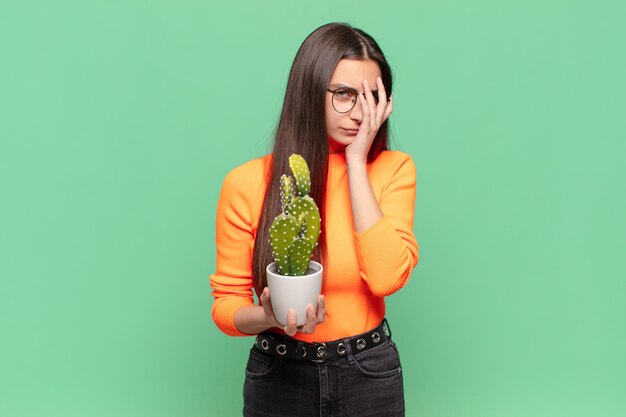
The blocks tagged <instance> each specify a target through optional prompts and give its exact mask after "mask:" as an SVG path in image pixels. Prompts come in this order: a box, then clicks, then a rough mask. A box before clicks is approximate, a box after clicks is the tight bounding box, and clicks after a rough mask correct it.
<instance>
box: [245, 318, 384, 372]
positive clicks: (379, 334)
mask: <svg viewBox="0 0 626 417" xmlns="http://www.w3.org/2000/svg"><path fill="white" fill-rule="evenodd" d="M389 338H391V330H390V329H389V325H388V323H387V319H384V320H383V321H382V322H381V323H380V324H379V325H378V326H377V327H376V328H375V329H373V330H370V331H369V332H365V333H362V334H359V335H356V336H352V337H346V338H344V339H337V340H333V341H332V342H323V343H322V342H316V343H306V342H302V341H300V340H297V339H294V338H292V337H289V336H287V335H281V334H277V333H272V332H268V331H265V332H262V333H259V334H258V335H257V337H256V340H255V342H254V347H255V348H256V349H258V350H260V351H262V352H266V353H269V354H271V355H276V356H280V357H283V358H289V359H301V360H305V361H313V362H324V361H325V360H327V359H332V358H338V357H342V356H346V350H347V345H348V344H349V346H350V350H351V351H352V353H353V354H355V353H358V352H363V351H365V350H367V349H370V348H373V347H375V346H378V345H380V344H381V343H383V342H384V341H386V340H387V339H389Z"/></svg>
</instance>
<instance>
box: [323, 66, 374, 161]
mask: <svg viewBox="0 0 626 417" xmlns="http://www.w3.org/2000/svg"><path fill="white" fill-rule="evenodd" d="M376 77H381V74H380V68H379V67H378V64H377V63H376V62H375V61H372V60H369V59H367V60H360V59H347V58H346V59H342V60H341V61H339V63H338V64H337V67H336V68H335V71H334V72H333V75H332V76H331V77H330V83H329V85H328V89H330V90H336V89H337V88H338V87H350V88H352V89H354V90H356V91H358V92H359V93H364V92H365V90H363V80H367V82H368V84H369V86H370V88H371V89H373V90H372V92H374V91H377V87H376V85H377V84H376ZM381 78H382V77H381ZM332 99H333V93H331V92H328V91H327V92H326V132H327V134H328V144H329V146H330V152H331V153H335V152H341V151H343V150H344V149H345V147H346V146H348V145H349V144H351V143H352V141H353V140H354V138H355V136H356V133H357V131H358V130H359V125H360V124H361V120H362V118H363V112H362V109H361V102H360V101H359V100H358V97H357V101H356V103H355V104H354V107H353V108H352V110H350V111H349V112H347V113H339V112H337V111H336V110H335V109H334V108H333V104H332ZM350 129H352V130H350Z"/></svg>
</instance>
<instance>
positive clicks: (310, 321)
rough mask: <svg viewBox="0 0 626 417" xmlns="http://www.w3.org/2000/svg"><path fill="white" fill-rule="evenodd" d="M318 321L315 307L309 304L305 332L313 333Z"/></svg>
mask: <svg viewBox="0 0 626 417" xmlns="http://www.w3.org/2000/svg"><path fill="white" fill-rule="evenodd" d="M316 322H317V316H316V315H315V309H313V306H312V305H311V304H309V305H308V306H307V308H306V324H305V325H304V330H303V331H304V332H306V333H313V332H314V331H315V323H316Z"/></svg>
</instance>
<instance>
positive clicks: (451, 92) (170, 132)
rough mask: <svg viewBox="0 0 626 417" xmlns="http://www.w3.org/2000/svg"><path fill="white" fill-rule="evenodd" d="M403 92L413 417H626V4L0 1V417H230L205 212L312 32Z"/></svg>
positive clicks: (234, 398) (237, 371)
mask: <svg viewBox="0 0 626 417" xmlns="http://www.w3.org/2000/svg"><path fill="white" fill-rule="evenodd" d="M331 21H346V22H349V23H351V24H353V25H354V26H356V27H359V28H362V29H364V30H365V31H367V32H368V33H370V34H371V35H372V36H374V38H375V39H376V40H377V41H378V42H379V44H380V45H381V47H382V48H383V51H384V52H385V53H386V55H387V57H388V60H389V63H390V64H391V66H392V70H393V72H394V76H395V78H394V80H395V84H394V103H395V105H394V112H393V114H392V116H391V118H390V123H391V125H392V134H393V138H392V147H393V148H394V149H399V150H402V151H404V152H407V153H408V154H410V155H411V156H412V157H413V159H414V161H415V163H416V165H417V170H418V184H417V196H416V209H415V235H416V237H417V240H418V242H419V244H420V263H419V264H418V266H417V267H416V269H415V271H414V273H413V276H412V278H411V280H410V281H409V283H408V284H407V285H406V287H405V288H403V289H402V290H401V291H400V292H398V293H397V294H395V295H393V296H391V297H389V298H388V300H387V301H388V302H387V305H388V318H389V320H390V324H391V327H392V329H393V332H394V338H395V340H396V342H397V343H398V346H399V349H400V353H401V358H402V362H403V367H404V381H405V390H406V392H405V395H406V406H407V416H433V417H435V416H437V417H444V416H445V417H448V416H449V417H492V416H493V417H526V416H528V417H543V416H546V417H547V416H550V417H554V416H559V417H560V416H563V417H566V416H567V417H576V416H580V417H589V416H594V417H609V416H610V417H614V416H615V417H618V416H620V417H621V416H624V415H626V395H625V393H626V355H625V352H626V325H625V324H626V267H625V266H624V263H623V260H624V250H625V249H626V216H625V213H626V195H625V194H626V193H625V183H626V168H625V163H624V160H625V156H626V122H625V120H626V117H625V115H626V77H624V74H625V73H626V57H625V55H626V54H625V52H624V45H625V44H626V29H624V22H625V21H626V5H625V3H624V2H622V1H593V2H592V1H587V2H582V1H545V0H544V1H537V0H535V1H523V2H521V1H520V2H494V1H486V0H483V1H477V0H471V1H468V0H457V1H446V0H437V1H430V2H423V1H417V2H413V1H411V2H409V1H406V2H395V3H394V2H373V1H358V2H357V1H353V2H338V1H315V2H308V3H301V4H300V3H297V2H292V1H273V2H212V1H209V2H206V1H186V2H185V1H172V0H170V1H146V0H142V1H119V0H115V1H111V0H108V1H104V0H102V1H91V2H81V1H55V2H43V1H41V2H32V1H19V2H9V1H3V2H2V3H0V415H2V416H7V417H23V416H46V417H47V416H64V417H68V416H90V417H100V416H129V417H142V416H150V417H158V416H168V417H169V416H181V417H182V416H194V417H195V416H235V415H240V414H241V407H242V394H241V391H242V386H243V379H244V367H245V361H246V358H247V351H248V349H249V348H250V346H251V343H252V339H251V338H233V337H228V336H226V335H224V334H222V333H221V332H220V331H219V330H218V329H217V327H216V326H215V325H214V323H213V322H212V320H211V315H210V312H211V304H212V297H211V295H210V291H211V289H210V287H209V280H208V277H209V275H210V274H211V273H212V272H214V270H215V208H216V204H217V200H218V196H219V191H220V186H221V183H222V180H223V178H224V176H225V175H226V173H227V172H228V171H229V170H231V169H232V168H234V167H236V166H237V165H240V164H242V163H244V162H246V161H247V160H249V159H252V158H254V157H257V156H261V155H263V154H265V153H267V151H268V145H269V142H270V139H271V133H272V131H273V129H274V126H275V124H276V121H277V118H278V114H279V111H280V108H281V103H282V98H283V94H284V88H285V84H286V81H287V76H288V72H289V68H290V65H291V62H292V60H293V58H294V56H295V53H296V51H297V49H298V47H299V46H300V44H301V42H302V41H303V40H304V38H305V37H306V36H307V35H308V34H309V33H310V32H311V31H313V30H314V29H315V28H317V27H318V26H320V25H322V24H325V23H328V22H331Z"/></svg>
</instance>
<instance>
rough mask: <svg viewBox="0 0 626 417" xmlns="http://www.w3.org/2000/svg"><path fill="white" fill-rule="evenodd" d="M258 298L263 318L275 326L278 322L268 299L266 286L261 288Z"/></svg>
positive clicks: (268, 291) (268, 290)
mask: <svg viewBox="0 0 626 417" xmlns="http://www.w3.org/2000/svg"><path fill="white" fill-rule="evenodd" d="M260 300H261V305H262V306H263V313H264V314H265V320H267V321H268V322H269V323H271V325H272V326H276V325H277V324H278V320H276V315H275V314H274V308H273V307H272V302H271V300H270V289H269V288H268V287H265V288H263V292H262V293H261V297H260Z"/></svg>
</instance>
